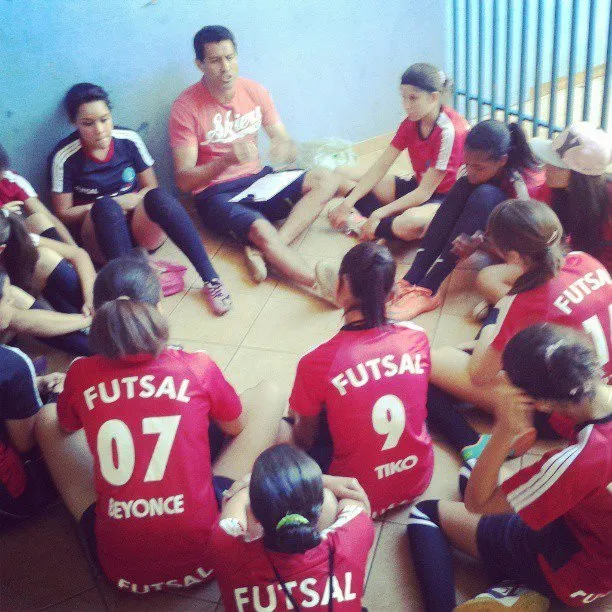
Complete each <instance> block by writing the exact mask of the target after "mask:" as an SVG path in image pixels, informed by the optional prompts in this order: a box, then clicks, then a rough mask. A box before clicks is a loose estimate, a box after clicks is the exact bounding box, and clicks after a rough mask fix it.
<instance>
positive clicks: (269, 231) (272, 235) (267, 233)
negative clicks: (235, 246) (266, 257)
mask: <svg viewBox="0 0 612 612" xmlns="http://www.w3.org/2000/svg"><path fill="white" fill-rule="evenodd" d="M248 238H249V240H250V241H251V242H252V243H253V244H254V245H255V246H257V247H259V248H260V249H262V250H263V251H265V250H267V249H268V248H269V247H270V246H271V245H272V244H273V243H274V242H275V241H276V240H277V239H278V232H277V231H276V229H275V228H274V226H273V225H272V224H271V223H270V222H269V221H268V220H267V219H257V220H256V221H254V222H253V224H252V225H251V228H250V229H249V235H248Z"/></svg>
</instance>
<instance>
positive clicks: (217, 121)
mask: <svg viewBox="0 0 612 612" xmlns="http://www.w3.org/2000/svg"><path fill="white" fill-rule="evenodd" d="M193 44H194V49H195V55H196V60H195V63H196V66H197V67H198V68H199V69H200V71H201V72H202V74H203V77H202V79H201V80H200V81H199V82H198V83H196V84H195V85H192V86H191V87H189V88H187V89H186V90H185V91H184V92H183V93H182V94H181V95H180V96H179V97H178V98H177V99H176V101H175V102H174V104H173V106H172V111H171V114H170V144H171V146H172V151H173V156H174V169H175V177H176V183H177V185H178V186H179V188H181V189H183V190H184V191H189V192H191V193H192V194H193V196H194V201H195V204H196V207H197V209H198V212H199V214H200V216H201V218H202V220H203V222H204V224H205V225H206V226H207V227H209V228H211V229H212V230H214V231H217V232H219V233H221V234H224V235H229V236H232V237H233V238H235V239H237V240H239V241H241V242H243V243H244V244H245V245H246V248H245V253H246V257H247V265H248V267H249V270H250V272H251V275H252V276H253V279H254V280H255V281H256V282H261V281H262V280H264V279H265V278H266V275H267V268H266V263H269V264H270V265H272V266H273V267H274V268H276V269H277V270H278V271H280V272H281V273H283V274H284V275H285V276H287V277H288V278H289V279H291V280H292V281H294V282H297V283H299V284H301V285H303V286H305V287H307V288H310V289H314V290H315V291H316V292H317V293H318V294H319V295H320V296H321V297H323V298H324V299H328V301H332V302H333V293H335V291H333V289H334V287H330V288H329V291H326V289H327V287H326V286H325V283H322V282H321V283H318V282H317V278H316V273H315V270H314V269H313V268H312V266H311V265H310V264H308V263H306V262H305V261H304V260H303V259H302V258H301V257H300V256H299V255H298V254H297V252H296V251H294V250H293V249H291V248H289V246H288V245H289V244H291V242H292V241H293V240H294V239H295V238H296V237H297V236H298V235H299V234H300V233H301V232H302V231H304V230H305V229H306V228H307V227H308V226H309V225H310V224H311V223H312V222H313V221H314V220H315V219H316V217H317V216H318V215H319V213H320V212H321V210H322V209H323V207H324V206H325V204H326V203H327V202H328V201H329V200H330V199H331V198H332V197H333V196H334V195H335V193H336V189H337V187H338V182H337V179H336V178H335V177H334V175H333V174H332V173H331V172H329V171H326V170H317V171H312V172H306V173H303V174H301V175H300V176H298V177H297V178H296V179H295V180H294V181H293V182H291V183H290V184H289V185H288V186H287V187H285V188H283V189H282V190H281V191H280V192H279V193H277V194H276V195H274V196H272V197H271V198H270V199H268V200H266V201H263V202H259V201H255V200H254V199H253V198H252V197H251V198H249V197H247V198H245V199H241V200H240V202H231V201H230V200H231V199H232V198H233V197H234V196H236V195H238V194H239V193H241V192H242V191H244V190H245V189H247V188H248V187H250V186H251V185H252V184H253V183H254V182H255V181H256V180H258V179H259V178H261V177H262V176H265V175H266V174H269V173H270V172H272V170H271V168H269V167H265V168H263V167H262V165H261V162H260V159H259V154H258V151H257V135H258V132H259V130H260V128H261V127H263V128H264V130H265V131H266V133H267V135H268V137H269V138H270V141H271V143H270V154H271V158H272V159H273V160H274V161H277V162H281V163H283V162H284V163H287V162H291V161H294V158H295V146H294V145H293V143H292V142H291V139H290V138H289V135H288V133H287V130H286V129H285V126H284V125H283V123H282V122H281V120H280V117H279V115H278V113H277V111H276V108H275V107H274V103H273V102H272V98H271V97H270V94H269V93H268V92H267V90H266V89H265V88H264V87H262V86H261V85H259V84H258V83H255V82H254V81H251V80H249V79H245V78H242V77H239V76H238V56H237V51H236V43H235V41H234V36H233V34H232V33H231V32H230V31H229V30H228V29H227V28H224V27H222V26H206V27H204V28H202V29H201V30H200V31H199V32H198V33H197V34H196V35H195V37H194V41H193ZM282 219H286V220H285V222H284V224H283V226H282V227H281V229H280V230H278V231H277V230H276V228H275V227H274V226H273V225H272V223H273V222H275V221H280V220H282Z"/></svg>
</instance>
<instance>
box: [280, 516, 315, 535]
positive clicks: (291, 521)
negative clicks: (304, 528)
mask: <svg viewBox="0 0 612 612" xmlns="http://www.w3.org/2000/svg"><path fill="white" fill-rule="evenodd" d="M309 524H310V521H309V520H308V519H307V518H306V517H305V516H302V515H301V514H287V515H286V516H283V518H282V519H281V520H280V521H278V523H277V524H276V531H278V530H279V529H281V528H282V527H284V526H285V525H309Z"/></svg>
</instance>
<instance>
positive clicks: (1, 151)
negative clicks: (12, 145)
mask: <svg viewBox="0 0 612 612" xmlns="http://www.w3.org/2000/svg"><path fill="white" fill-rule="evenodd" d="M9 163H10V162H9V156H8V153H7V152H6V149H5V148H4V147H3V146H2V145H1V144H0V174H2V173H3V172H4V171H5V170H8V169H9Z"/></svg>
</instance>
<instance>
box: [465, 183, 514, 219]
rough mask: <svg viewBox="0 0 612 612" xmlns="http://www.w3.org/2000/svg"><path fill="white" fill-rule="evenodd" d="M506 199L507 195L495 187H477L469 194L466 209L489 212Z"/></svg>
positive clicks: (487, 185)
mask: <svg viewBox="0 0 612 612" xmlns="http://www.w3.org/2000/svg"><path fill="white" fill-rule="evenodd" d="M507 198H508V197H507V195H506V194H505V193H504V192H503V191H502V190H501V189H500V188H499V187H496V186H495V185H489V184H488V183H485V184H484V185H479V186H478V187H476V189H474V191H473V192H472V193H471V194H470V196H469V197H468V199H467V203H466V210H467V209H470V208H471V209H478V210H482V209H485V210H486V211H487V212H491V211H492V210H493V209H494V208H495V207H496V206H497V205H498V204H499V203H500V202H503V201H504V200H506V199H507Z"/></svg>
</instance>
